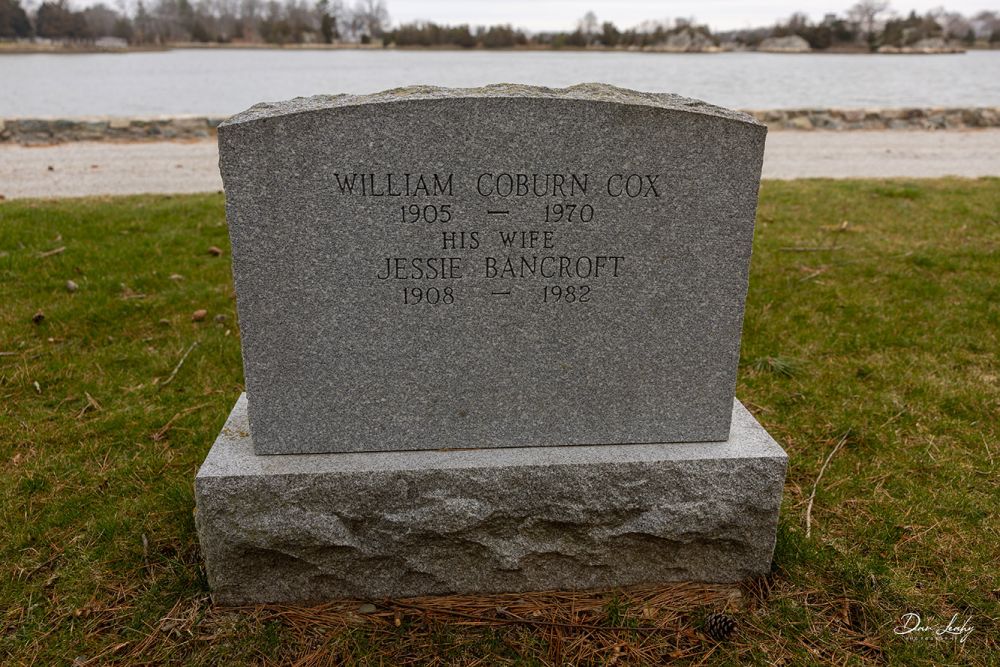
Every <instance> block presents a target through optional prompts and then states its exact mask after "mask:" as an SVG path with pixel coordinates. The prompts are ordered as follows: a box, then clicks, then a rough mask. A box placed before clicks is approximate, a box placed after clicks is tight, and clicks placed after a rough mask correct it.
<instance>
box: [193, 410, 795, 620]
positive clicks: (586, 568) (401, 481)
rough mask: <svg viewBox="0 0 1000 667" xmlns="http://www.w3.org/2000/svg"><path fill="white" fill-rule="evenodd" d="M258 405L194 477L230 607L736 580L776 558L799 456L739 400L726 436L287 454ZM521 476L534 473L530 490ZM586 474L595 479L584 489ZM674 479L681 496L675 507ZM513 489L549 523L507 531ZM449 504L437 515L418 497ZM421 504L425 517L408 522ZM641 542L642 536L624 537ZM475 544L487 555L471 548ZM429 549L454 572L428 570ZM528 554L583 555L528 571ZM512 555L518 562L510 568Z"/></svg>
mask: <svg viewBox="0 0 1000 667" xmlns="http://www.w3.org/2000/svg"><path fill="white" fill-rule="evenodd" d="M246 407H247V401H246V396H245V395H243V396H241V397H240V399H239V400H238V401H237V403H236V406H235V407H234V409H233V411H232V413H231V414H230V416H229V419H228V420H227V422H226V425H225V427H224V428H223V429H222V432H221V433H220V435H219V437H218V438H217V440H216V442H215V444H214V445H213V447H212V450H211V451H210V452H209V455H208V457H207V458H206V460H205V462H204V464H203V465H202V467H201V469H200V470H199V472H198V474H197V477H196V480H195V497H196V503H197V509H196V515H195V519H196V525H197V529H198V537H199V542H200V543H201V547H202V553H203V556H204V558H205V562H206V567H207V572H208V578H209V583H210V584H211V585H212V587H213V592H214V594H215V596H216V601H217V602H219V603H221V604H254V603H280V602H311V601H321V600H327V599H334V598H342V597H353V598H357V597H363V598H368V597H408V596H412V595H427V594H445V593H472V592H484V593H485V592H493V593H499V592H517V591H524V590H547V589H587V588H595V587H601V588H606V587H614V586H628V585H634V584H650V583H661V582H667V581H683V580H696V581H709V582H728V583H732V582H736V581H739V580H741V579H744V578H747V577H753V576H760V575H763V574H766V573H767V571H768V570H769V568H770V564H771V558H772V556H773V550H774V545H775V538H776V529H777V521H778V512H779V509H780V506H781V496H782V490H783V486H784V479H785V471H786V469H787V455H786V454H785V452H784V450H782V448H781V447H780V446H779V445H778V444H777V443H776V442H775V441H774V440H773V439H772V438H771V437H770V435H769V434H768V433H767V432H766V431H765V430H764V429H763V427H761V426H760V424H758V423H757V421H756V420H755V419H754V417H753V416H752V415H751V414H750V413H749V412H748V411H747V410H746V408H744V407H743V406H742V404H740V403H739V401H734V406H733V421H732V424H733V427H732V431H731V433H730V438H729V440H728V441H726V442H717V443H681V444H669V443H668V444H654V445H603V446H589V445H582V446H567V447H541V448H507V449H479V450H447V451H440V450H439V451H435V450H430V451H428V450H422V451H405V452H373V453H361V454H358V453H347V454H298V455H282V456H257V455H255V454H254V453H253V445H252V441H251V437H250V434H249V431H248V422H247V418H246ZM562 471H564V472H562ZM449 478H450V481H449ZM608 479H612V480H616V482H615V483H612V484H611V486H610V488H608V489H606V490H607V491H608V494H607V495H602V494H600V493H597V494H595V493H594V489H599V488H600V487H601V485H602V481H601V480H608ZM686 479H687V480H691V483H692V484H694V486H691V485H690V484H687V483H685V481H684V480H686ZM477 480H478V482H480V483H482V484H483V485H484V486H485V487H488V489H487V490H486V491H483V488H482V487H481V486H480V483H477ZM517 480H530V482H525V483H527V484H530V486H531V492H530V493H521V492H519V491H518V489H519V488H520V487H519V482H517ZM580 480H589V482H584V483H582V484H583V485H582V486H581V487H579V490H577V489H578V487H577V484H579V483H581V482H580ZM625 480H628V481H627V482H626V481H625ZM657 480H659V481H657ZM672 480H676V484H677V486H676V487H675V486H673V484H674V483H675V482H674V481H672ZM695 480H697V481H695ZM712 480H718V482H717V483H715V482H713V481H712ZM741 480H745V482H743V481H741ZM647 484H649V485H652V486H650V487H647ZM663 484H667V485H668V486H669V488H672V489H673V488H676V489H677V493H678V494H679V495H677V496H676V497H675V496H674V495H673V492H670V494H671V495H670V497H671V498H672V500H670V501H668V502H665V497H664V496H663V495H661V492H662V489H661V488H660V487H662V485H663ZM417 489H423V491H422V492H421V495H420V497H419V498H411V497H410V493H412V492H413V491H415V490H417ZM489 489H492V490H489ZM498 489H502V490H501V491H499V492H498ZM455 493H457V494H458V495H451V494H455ZM498 493H499V495H496V494H498ZM338 494H339V495H338ZM400 494H402V495H400ZM423 494H427V495H423ZM442 494H443V495H442ZM477 494H478V495H477ZM505 494H506V495H510V494H513V498H516V501H515V502H516V504H517V508H516V509H515V508H512V507H511V508H510V509H511V511H513V512H514V513H515V514H516V515H517V516H527V517H537V518H538V520H539V521H541V522H542V524H543V525H544V524H546V523H549V524H550V525H551V526H552V527H551V528H548V529H545V530H548V531H549V532H543V533H542V534H540V535H536V534H535V533H534V531H530V532H529V533H523V534H518V533H515V534H514V537H511V536H510V535H508V536H506V537H505V536H504V533H494V532H493V527H494V524H493V523H492V522H493V520H494V519H493V517H494V512H495V511H497V510H499V514H498V515H496V516H497V517H498V518H497V520H498V521H500V522H501V523H500V524H497V525H503V523H502V522H503V521H504V520H505V518H509V517H505V512H504V508H505V507H509V506H508V505H506V504H505V503H504V501H502V500H501V499H500V498H501V497H503V496H504V495H505ZM567 494H568V495H567ZM379 498H383V499H386V498H389V499H391V502H392V503H394V504H393V506H392V507H384V506H382V505H381V504H380V502H379V500H378V499H379ZM442 498H444V500H445V502H444V504H439V505H437V506H436V507H437V510H434V511H432V513H431V514H427V513H426V512H425V508H423V507H420V503H423V502H425V501H426V502H430V503H431V504H432V506H433V503H435V502H438V503H440V502H441V500H442ZM553 498H555V499H557V501H556V502H555V503H553V502H552V499H553ZM609 498H614V499H615V500H614V501H609ZM317 500H318V501H319V503H318V504H317ZM418 500H419V502H416V501H418ZM366 503H367V504H366ZM400 503H402V506H403V507H405V508H407V509H405V510H403V509H401V507H400ZM449 503H457V504H458V505H457V507H458V508H459V510H461V509H462V508H470V507H471V508H473V509H475V508H477V507H484V506H485V508H486V509H488V510H489V512H488V513H487V514H486V515H484V518H483V519H482V521H483V522H485V523H484V524H483V525H482V526H479V525H476V524H475V523H473V525H472V527H471V528H468V529H467V528H465V527H464V524H463V523H462V520H463V516H464V515H463V514H462V512H461V511H459V514H458V519H457V520H458V521H459V524H458V525H456V524H454V523H453V522H454V521H455V520H456V517H455V516H452V514H453V511H452V510H453V508H455V507H456V505H455V504H449ZM713 503H718V506H717V507H718V509H717V510H709V509H707V508H710V507H713V506H714V505H713ZM484 504H485V505H484ZM491 506H492V507H493V508H494V509H490V507H491ZM348 507H353V510H351V509H347V508H348ZM553 507H557V508H562V509H557V510H555V512H554V510H553ZM242 508H247V509H246V514H245V515H241V509H242ZM359 508H360V509H359ZM411 508H412V509H411ZM344 511H347V515H345V516H344V518H343V519H341V518H339V517H340V515H341V513H342V512H344ZM411 511H412V512H415V513H416V516H417V517H418V518H417V519H416V520H415V523H413V524H408V523H407V521H406V520H405V519H404V518H403V517H404V516H405V515H406V514H407V513H408V512H411ZM706 511H709V512H712V511H719V512H720V514H719V515H718V517H717V518H716V519H714V520H713V519H711V518H710V517H706V514H705V512H706ZM358 512H361V514H360V515H359V514H357V513H358ZM436 512H440V515H438V514H437V513H436ZM553 512H554V513H553ZM637 512H638V513H640V515H639V518H636V513H637ZM647 512H649V513H650V516H651V517H652V518H650V519H646V518H644V517H645V516H646V513H647ZM734 512H735V514H734ZM609 513H610V515H618V514H620V515H621V517H618V518H608V517H609ZM622 517H624V518H622ZM657 517H659V518H657ZM738 517H742V518H738ZM475 520H478V519H474V521H475ZM590 521H594V522H595V523H594V524H591V523H590ZM649 521H652V522H653V523H651V524H650V523H648V522H649ZM609 522H610V523H609ZM733 522H735V523H733ZM394 525H395V526H396V527H395V528H394V527H393V526H394ZM559 526H562V527H561V528H560V527H559ZM369 530H370V531H374V532H373V533H372V534H368V533H367V532H366V531H369ZM702 530H704V531H705V532H704V533H703V532H700V531H702ZM316 531H319V532H316ZM331 531H332V532H331ZM344 531H347V533H344ZM359 531H360V532H359ZM428 531H430V532H428ZM553 531H554V532H553ZM313 535H314V536H315V537H310V536H313ZM424 535H427V536H430V538H432V539H433V541H432V542H425V541H424V540H426V539H430V538H429V537H423V536H424ZM414 536H417V537H416V538H415V537H414ZM633 536H634V539H636V540H638V543H639V544H640V545H643V546H639V547H635V546H632V547H629V546H627V544H628V543H629V540H631V539H633ZM414 539H417V540H418V541H417V542H415V543H414V542H413V540H414ZM577 539H581V540H583V541H584V543H583V544H581V543H578V542H577V541H576V540H577ZM480 540H481V542H480ZM535 540H540V541H539V542H535ZM553 540H554V541H555V542H553ZM622 540H625V542H623V541H622ZM475 544H479V545H480V546H479V547H476V548H483V549H486V554H487V556H486V557H487V558H488V560H487V561H483V560H481V558H483V557H481V556H474V555H472V554H471V553H470V552H469V551H468V549H469V548H470V545H475ZM536 544H537V546H534V545H536ZM553 544H561V545H562V546H561V547H554V546H553ZM373 545H374V546H375V548H376V551H372V550H371V549H372V547H373ZM669 545H678V546H676V547H673V546H669ZM562 548H566V549H568V551H566V552H563V551H562V550H561V549H562ZM664 548H666V549H667V551H664V550H663V549H664ZM553 549H557V550H556V551H553ZM674 549H679V551H674ZM428 550H429V551H428ZM494 550H496V551H495V552H494ZM428 552H429V553H431V554H433V556H432V558H433V561H432V562H437V563H439V564H445V563H446V564H447V565H444V566H443V567H444V569H443V571H444V572H446V573H447V574H444V575H441V573H440V572H439V573H438V575H437V576H435V575H434V574H433V568H432V570H430V571H427V570H425V569H424V567H426V565H423V564H425V563H426V562H427V561H426V558H427V554H428ZM511 552H513V554H514V555H513V556H511ZM525 552H526V553H528V554H534V555H536V556H545V555H547V554H553V555H554V556H559V557H565V558H566V560H567V562H569V563H570V564H568V565H563V566H560V567H558V568H556V569H552V568H546V569H542V570H540V569H536V568H537V567H538V566H536V565H530V566H524V565H522V560H521V558H520V557H518V554H519V553H522V554H523V553H525ZM324 554H326V555H324ZM511 557H515V558H517V560H516V562H517V563H518V566H517V567H514V566H513V565H511V566H510V567H508V566H506V563H505V561H504V559H505V558H511ZM498 558H499V559H500V560H501V561H503V562H502V564H503V565H504V566H503V567H499V566H498V565H497V562H496V561H497V559H498ZM577 561H578V562H577ZM477 562H481V563H483V565H482V566H481V567H477V566H476V563H477ZM602 563H603V565H601V564H602ZM456 566H457V567H456ZM440 567H442V565H439V568H440ZM511 568H514V569H511ZM595 568H597V569H596V570H595ZM511 573H513V574H511ZM441 576H443V579H442V578H439V577H441Z"/></svg>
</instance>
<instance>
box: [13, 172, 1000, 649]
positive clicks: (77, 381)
mask: <svg viewBox="0 0 1000 667" xmlns="http://www.w3.org/2000/svg"><path fill="white" fill-rule="evenodd" d="M210 246H218V247H219V248H222V249H223V251H224V252H223V255H222V256H221V257H214V256H212V255H210V254H209V253H208V252H207V251H208V248H209V247H210ZM60 247H64V248H65V250H64V251H62V252H60V253H58V254H53V255H50V256H47V257H42V256H40V255H41V254H42V253H45V252H46V251H51V250H54V249H57V248H60ZM227 249H228V239H227V235H226V228H225V222H224V214H223V207H222V198H221V197H220V196H215V195H212V196H175V197H127V198H114V199H81V200H62V201H51V202H50V201H26V202H19V201H15V202H5V203H2V204H0V355H2V356H0V462H2V468H0V522H2V525H0V530H2V531H3V539H2V540H0V549H2V551H0V557H2V560H0V619H2V620H0V628H2V633H0V662H3V663H5V664H6V663H11V664H19V663H31V662H34V663H35V664H68V663H70V662H72V661H73V660H74V659H75V658H77V657H80V659H81V662H82V661H84V660H90V661H91V662H90V663H87V664H104V663H107V662H113V661H120V662H127V663H148V664H157V663H163V662H175V663H191V664H246V663H269V662H271V663H278V662H291V661H294V660H295V659H298V658H305V659H308V660H310V661H312V662H310V664H321V660H320V658H322V657H323V656H326V657H327V658H329V659H330V661H332V662H335V661H342V662H347V663H363V664H380V661H381V662H382V663H384V664H394V663H398V662H401V661H403V658H404V657H406V656H409V658H410V659H411V660H413V661H414V662H415V663H416V664H420V663H423V662H433V661H435V660H436V661H438V662H439V663H440V664H456V663H468V662H470V661H472V660H473V659H474V658H477V657H483V656H486V660H485V663H484V664H491V663H500V662H510V663H517V664H545V663H548V662H553V661H555V660H556V658H557V657H558V656H565V655H567V653H566V651H569V650H570V646H571V645H570V644H567V643H566V641H567V639H566V637H571V638H572V637H573V635H572V633H570V634H568V635H567V634H566V633H562V634H560V633H556V632H554V631H548V630H540V629H532V628H525V627H521V626H517V625H498V626H496V627H488V626H474V625H462V624H460V623H458V622H449V621H447V620H443V619H442V617H441V616H426V615H421V614H414V615H409V616H404V617H403V618H402V620H401V621H400V623H399V625H398V626H394V625H393V624H392V623H385V624H379V623H375V622H371V623H365V622H360V623H357V624H354V625H349V626H348V627H342V628H338V627H336V626H334V625H330V626H324V627H320V626H322V625H323V624H322V623H320V624H318V625H317V623H316V622H312V621H311V622H310V623H305V622H303V621H302V620H301V619H302V618H304V616H302V615H303V614H306V612H305V611H302V610H300V611H298V612H296V614H299V616H296V615H295V614H290V613H285V612H283V611H280V610H245V611H232V610H224V609H218V608H216V607H214V606H213V605H211V603H210V600H209V598H208V593H209V591H208V589H207V585H206V581H205V575H204V571H203V569H202V565H201V562H200V559H199V554H198V547H197V541H196V537H195V533H194V524H193V520H192V510H193V507H194V500H193V494H192V480H193V477H194V473H195V471H196V470H197V466H198V465H199V463H200V462H201V460H202V458H203V457H204V455H205V453H206V452H207V450H208V448H209V446H210V445H211V442H212V440H213V439H214V437H215V434H216V433H217V432H218V430H219V428H220V427H221V425H222V423H223V421H224V419H225V416H226V414H227V412H228V411H229V409H230V408H231V407H232V404H233V402H234V401H235V399H236V397H237V396H238V394H239V393H240V391H241V389H242V367H241V362H240V349H239V337H238V336H239V333H238V330H237V328H236V321H235V320H236V317H235V302H234V300H233V288H232V283H231V277H230V267H229V262H228V250H227ZM178 276H179V277H178ZM67 280H73V281H75V282H76V283H77V284H78V285H79V289H78V290H77V291H76V292H75V293H70V292H69V291H67V289H66V281H67ZM198 309H205V310H207V311H208V316H207V317H206V318H205V320H204V321H202V322H193V321H192V313H193V312H194V311H195V310H198ZM38 311H41V312H42V313H43V314H44V319H43V320H41V321H40V322H38V323H35V322H33V316H34V315H35V314H36V312H38ZM216 316H219V318H218V319H219V320H220V321H216ZM193 343H198V345H197V346H195V347H193V348H192V347H191V346H192V344H193ZM189 349H190V354H189V355H188V357H187V358H186V360H185V362H184V363H183V364H182V365H180V367H179V368H178V369H177V372H176V374H175V375H174V376H173V378H172V379H171V380H170V381H169V382H167V380H168V378H170V377H171V373H172V372H173V371H174V369H175V368H177V366H178V363H179V361H180V360H181V358H182V357H183V355H184V354H185V352H186V351H188V350H189ZM737 393H738V396H739V398H741V399H742V400H743V401H744V402H745V403H746V404H747V405H748V407H750V409H751V410H752V411H753V412H754V414H755V415H756V416H757V417H758V419H759V420H760V421H761V422H762V423H763V424H764V425H765V426H766V427H767V428H768V429H769V430H770V432H771V434H772V435H774V437H775V438H776V439H778V440H779V441H780V442H781V443H782V444H783V445H784V446H785V448H786V450H787V451H788V453H789V455H790V463H789V471H788V480H787V484H786V487H785V496H784V504H783V507H782V515H781V523H780V527H779V535H778V545H777V549H776V553H775V565H774V569H773V572H772V574H771V575H770V576H768V577H766V578H765V579H763V580H760V581H756V582H750V583H748V584H747V585H746V586H744V587H743V590H742V593H743V594H742V597H741V598H740V600H739V601H738V602H737V603H735V606H733V605H730V609H731V610H734V611H735V614H736V616H737V618H738V620H739V622H740V626H741V628H740V630H739V632H738V634H737V636H736V637H735V638H734V639H733V640H732V641H729V642H724V643H722V644H716V643H715V642H713V641H710V640H708V639H706V638H704V637H701V636H700V635H698V634H697V633H694V632H691V627H693V626H695V625H696V623H697V620H698V618H700V617H701V616H702V615H703V614H704V610H698V609H692V610H691V612H690V614H687V615H682V616H680V617H679V618H680V620H679V621H678V622H679V623H680V625H679V626H678V627H679V629H678V632H677V636H676V638H675V637H674V636H673V635H671V636H669V637H664V638H662V639H661V640H659V641H662V642H663V646H664V647H667V648H669V647H670V646H671V645H673V646H675V648H676V647H681V648H682V649H683V650H680V649H678V650H679V651H680V652H678V653H670V652H666V653H664V654H663V655H665V656H668V657H669V656H673V657H677V658H680V659H681V661H682V662H683V661H689V662H697V661H699V660H702V659H704V658H705V657H706V656H708V659H709V661H710V662H721V663H729V664H739V663H747V662H750V663H759V664H772V663H774V662H775V661H777V660H779V659H784V660H785V662H786V664H809V663H814V664H824V663H830V662H835V663H838V664H841V663H844V662H845V661H847V662H849V663H853V664H858V663H864V662H878V663H888V664H898V665H909V664H980V665H986V664H995V662H994V661H995V660H996V655H997V654H998V653H997V652H998V651H1000V635H998V630H1000V623H998V618H1000V581H998V577H997V570H998V564H1000V534H998V533H1000V520H998V514H1000V478H998V473H997V466H996V460H997V459H1000V442H998V440H1000V439H998V435H1000V180H997V179H980V180H975V181H969V180H935V181H908V182H902V181H825V180H818V181H794V182H785V183H777V182H768V183H765V184H764V187H763V189H762V193H761V205H760V210H759V217H758V227H757V236H756V242H755V249H754V257H753V269H752V276H751V285H750V294H749V300H748V304H747V313H746V324H745V330H744V336H743V358H742V363H741V367H740V379H739V387H738V392H737ZM838 444H840V445H841V446H840V448H839V449H837V451H836V454H834V455H833V457H832V458H831V459H830V461H829V464H828V466H827V467H826V469H825V471H824V472H823V475H822V478H821V479H820V480H819V483H818V485H817V488H816V493H815V497H814V500H813V507H812V512H811V522H810V529H811V534H810V535H809V536H808V537H807V536H806V528H807V526H806V518H805V517H806V507H807V504H808V500H809V497H810V494H811V493H812V491H813V486H814V484H815V483H816V480H817V476H818V475H819V472H820V469H821V468H822V466H823V464H824V461H825V460H826V459H827V457H828V456H829V455H830V453H831V452H832V451H833V450H834V448H836V447H837V445H838ZM638 611H639V610H637V609H635V608H633V607H630V606H629V602H628V598H624V597H619V596H618V595H617V594H615V595H609V597H608V598H607V600H606V604H605V607H604V609H603V611H600V612H599V613H600V614H601V615H600V616H599V618H601V619H603V621H604V622H607V623H608V624H610V625H622V626H627V627H630V628H631V627H636V624H638V625H642V624H644V623H645V621H643V620H642V617H641V616H637V614H638ZM911 611H912V612H919V613H921V614H922V616H923V617H924V620H925V622H933V623H936V624H937V623H940V624H944V623H947V621H948V620H949V619H950V618H951V617H952V615H953V614H958V615H959V617H960V618H959V622H961V621H962V620H964V619H965V618H968V617H971V624H972V625H973V626H974V627H975V629H974V630H973V632H972V633H971V635H970V636H969V637H968V639H967V641H966V642H965V643H964V644H962V643H958V642H955V641H952V640H948V641H934V640H928V641H914V640H912V639H908V638H904V637H900V636H897V635H895V634H894V633H893V632H892V629H893V627H894V626H895V625H896V624H897V623H898V619H899V617H900V615H901V614H903V613H906V612H911ZM315 613H317V614H319V613H320V612H318V611H317V612H315ZM595 613H597V612H595ZM296 619H299V620H296ZM637 619H639V620H637ZM317 628H319V629H317ZM590 634H591V635H595V636H596V635H600V633H599V632H598V633H590ZM578 639H579V642H584V643H586V642H588V641H590V642H596V641H597V639H595V638H594V636H588V635H587V633H582V635H581V636H580V637H578ZM612 639H613V640H614V641H617V639H615V638H614V637H612ZM640 640H641V641H646V640H644V639H641V637H640V636H639V635H637V634H635V633H631V632H629V633H628V634H627V636H626V637H625V638H624V639H622V642H625V643H628V642H633V643H634V644H635V645H638V644H639V643H640ZM614 641H612V642H611V644H613V643H614ZM579 642H578V643H579ZM619 643H621V642H619ZM556 644H559V645H558V646H556ZM611 644H608V645H609V646H610V645H611ZM595 646H597V644H595ZM630 646H631V644H630ZM602 650H603V649H602ZM619 650H621V649H620V648H619V649H614V651H619ZM629 650H631V649H628V650H626V651H625V653H624V654H623V655H622V656H621V657H620V659H619V662H625V661H627V659H628V655H630V654H629V652H628V651H629ZM577 655H583V653H578V654H577ZM588 655H590V656H591V659H592V660H593V662H595V663H597V664H605V663H608V662H610V661H612V660H613V659H614V658H615V654H614V652H613V651H611V650H610V649H609V652H605V653H601V652H600V651H599V650H598V649H596V648H595V649H594V651H593V652H592V653H591V654H588ZM554 656H556V657H554Z"/></svg>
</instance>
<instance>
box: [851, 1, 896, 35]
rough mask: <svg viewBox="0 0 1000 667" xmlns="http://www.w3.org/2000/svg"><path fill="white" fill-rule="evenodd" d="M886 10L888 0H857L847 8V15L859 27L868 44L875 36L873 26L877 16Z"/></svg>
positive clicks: (876, 21)
mask: <svg viewBox="0 0 1000 667" xmlns="http://www.w3.org/2000/svg"><path fill="white" fill-rule="evenodd" d="M888 10H889V1H888V0H859V2H857V3H855V4H854V5H853V6H852V7H851V8H850V9H848V10H847V17H848V18H849V19H850V20H851V21H852V22H854V23H856V24H857V25H858V26H859V27H860V28H861V30H862V32H863V33H864V36H865V39H866V40H867V41H868V43H869V44H870V43H872V41H873V40H874V38H875V26H876V25H877V23H878V19H879V17H880V16H881V15H882V14H884V13H885V12H887V11H888Z"/></svg>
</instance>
